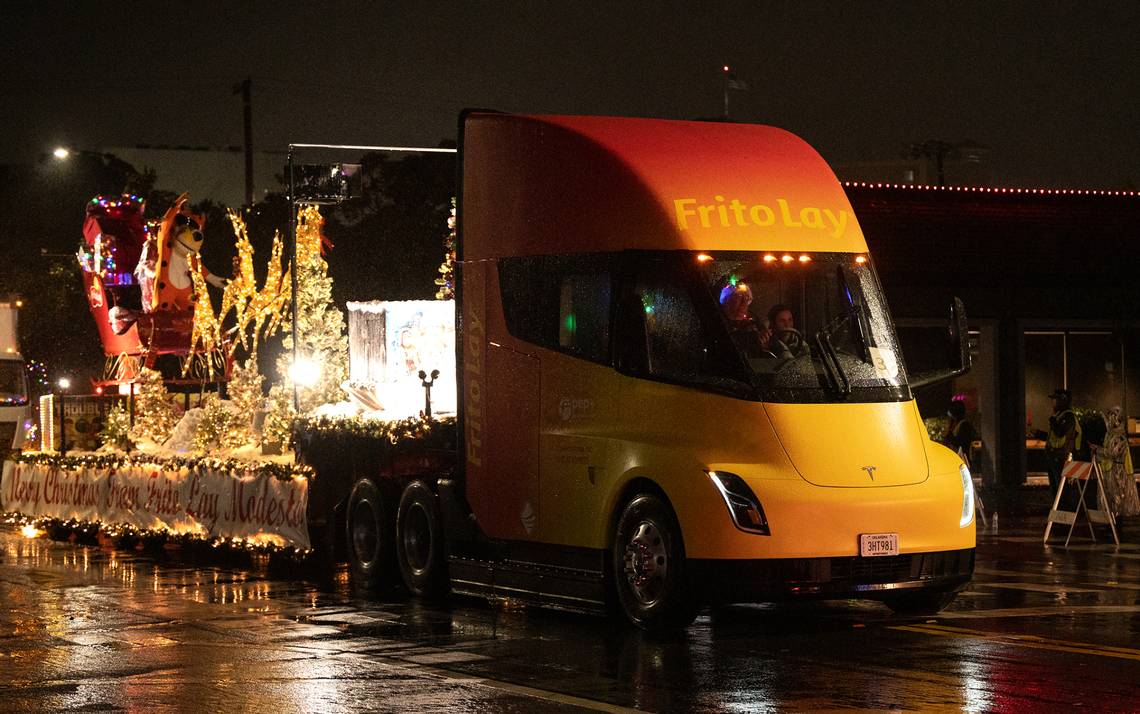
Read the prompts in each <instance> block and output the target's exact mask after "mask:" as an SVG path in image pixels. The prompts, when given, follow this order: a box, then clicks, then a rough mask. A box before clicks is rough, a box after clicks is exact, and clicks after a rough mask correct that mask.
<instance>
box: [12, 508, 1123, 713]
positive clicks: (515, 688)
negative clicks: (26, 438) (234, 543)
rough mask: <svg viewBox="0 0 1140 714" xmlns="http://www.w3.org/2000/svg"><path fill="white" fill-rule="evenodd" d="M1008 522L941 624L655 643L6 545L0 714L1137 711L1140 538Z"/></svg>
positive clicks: (187, 563)
mask: <svg viewBox="0 0 1140 714" xmlns="http://www.w3.org/2000/svg"><path fill="white" fill-rule="evenodd" d="M1002 520H1003V522H1002V524H1001V526H1000V529H999V530H998V531H997V532H996V533H994V532H984V533H983V532H980V533H979V550H978V567H977V574H976V576H975V580H974V583H973V584H972V585H971V587H970V589H969V590H968V591H966V592H965V593H963V594H962V595H960V596H959V598H958V600H957V601H956V602H955V603H954V604H953V605H952V606H951V607H950V608H949V609H948V610H947V611H946V612H944V613H942V614H941V615H939V616H937V617H933V618H907V617H900V616H896V615H892V614H891V612H890V611H889V610H887V609H886V608H885V607H883V606H881V605H878V604H875V603H859V602H838V603H800V604H792V605H786V604H785V605H764V606H738V607H732V608H726V609H723V610H720V611H717V612H713V613H708V612H706V613H705V614H703V615H702V616H701V617H700V618H699V619H698V620H697V622H696V623H695V624H694V625H692V626H691V627H690V628H689V629H688V630H687V631H686V632H685V633H684V634H683V635H680V636H674V637H667V638H655V637H649V636H645V635H642V634H640V633H638V632H636V631H632V630H629V629H626V628H624V627H622V626H619V625H616V624H614V623H611V622H607V621H605V620H600V619H593V618H588V617H581V616H574V615H565V614H557V613H550V612H544V611H538V610H527V609H517V608H512V607H509V606H504V605H502V604H497V605H490V604H488V603H486V602H484V601H479V600H471V599H461V598H454V599H452V600H451V601H449V602H448V603H447V604H446V606H427V605H423V604H420V603H416V602H411V601H407V600H400V599H396V600H394V601H387V602H384V601H376V600H368V599H361V598H356V597H354V596H353V594H352V592H351V588H350V587H349V584H348V582H347V577H346V576H345V574H344V573H340V574H339V575H338V577H336V578H335V579H334V581H333V582H331V583H325V584H324V585H318V584H316V583H313V582H310V581H307V580H304V579H301V578H297V577H289V576H288V575H285V576H282V575H278V574H276V572H275V570H274V569H267V568H266V567H265V566H266V565H267V563H266V561H265V560H264V559H254V560H252V561H251V562H248V563H240V564H239V565H241V567H236V566H235V565H223V564H220V563H219V562H218V560H217V559H216V558H210V557H205V558H203V557H200V556H199V555H197V554H194V553H187V552H172V553H163V552H159V553H157V554H148V553H135V552H125V551H121V550H119V551H117V550H114V549H111V548H108V547H99V546H84V545H77V544H73V543H63V542H54V541H50V540H46V539H44V538H37V539H34V540H29V539H25V538H23V537H22V536H21V535H20V533H19V532H18V531H17V530H15V529H13V528H12V527H5V528H3V529H0V711H64V710H69V711H119V710H129V711H139V712H154V711H188V712H189V711H192V712H201V711H251V712H273V713H274V714H283V713H284V712H294V711H314V712H338V711H361V710H368V711H391V712H424V711H440V712H443V711H446V712H464V711H472V712H475V711H477V712H531V711H542V712H563V711H567V712H569V711H627V710H632V709H636V710H649V711H730V712H733V711H742V712H743V711H747V712H763V711H826V710H843V711H852V710H856V711H857V710H868V711H872V710H873V711H883V710H903V711H932V710H934V711H958V710H964V711H1018V712H1023V711H1058V710H1061V709H1063V708H1079V709H1081V710H1084V711H1136V710H1138V709H1140V637H1138V636H1137V635H1138V633H1140V527H1137V526H1132V527H1131V528H1129V527H1127V526H1126V528H1125V532H1124V535H1125V542H1123V543H1122V545H1121V546H1120V547H1119V548H1116V547H1114V546H1112V545H1111V544H1110V545H1107V546H1106V545H1104V544H1103V540H1102V542H1101V544H1098V545H1093V544H1091V543H1090V541H1088V539H1087V537H1086V538H1082V539H1081V540H1079V541H1076V542H1075V543H1074V544H1073V545H1071V546H1070V547H1069V548H1067V549H1065V548H1061V547H1059V545H1058V546H1051V547H1047V548H1046V547H1043V546H1042V544H1041V531H1042V525H1043V524H1042V523H1041V521H1040V519H1039V518H1023V519H1021V520H1020V522H1018V523H1011V522H1008V521H1012V520H1013V519H1012V518H1010V517H1009V516H1003V519H1002ZM1079 533H1080V532H1079ZM1080 534H1081V535H1085V533H1080ZM1058 542H1059V541H1058ZM270 573H273V575H272V576H271V574H270Z"/></svg>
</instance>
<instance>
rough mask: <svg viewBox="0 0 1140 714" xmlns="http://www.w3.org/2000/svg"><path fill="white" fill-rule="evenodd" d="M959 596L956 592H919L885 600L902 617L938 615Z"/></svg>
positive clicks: (894, 596)
mask: <svg viewBox="0 0 1140 714" xmlns="http://www.w3.org/2000/svg"><path fill="white" fill-rule="evenodd" d="M957 596H958V593H956V592H917V593H903V594H900V595H892V596H890V597H888V598H886V599H885V600H884V602H885V603H886V604H887V607H889V608H891V609H892V610H894V611H895V612H897V613H898V614H900V615H936V614H938V613H940V612H942V611H943V610H944V609H946V606H947V605H949V604H950V603H952V602H954V598H955V597H957Z"/></svg>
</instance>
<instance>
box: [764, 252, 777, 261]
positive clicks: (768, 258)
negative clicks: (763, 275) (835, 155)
mask: <svg viewBox="0 0 1140 714" xmlns="http://www.w3.org/2000/svg"><path fill="white" fill-rule="evenodd" d="M764 262H765V263H775V262H776V256H774V255H772V254H771V253H769V254H768V255H766V256H764Z"/></svg>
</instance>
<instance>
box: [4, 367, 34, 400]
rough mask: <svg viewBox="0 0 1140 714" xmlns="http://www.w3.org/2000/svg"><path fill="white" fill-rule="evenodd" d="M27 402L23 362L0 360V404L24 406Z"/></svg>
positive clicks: (26, 382)
mask: <svg viewBox="0 0 1140 714" xmlns="http://www.w3.org/2000/svg"><path fill="white" fill-rule="evenodd" d="M27 403H28V379H27V376H26V375H25V373H24V363H23V362H19V361H16V360H0V406H5V407H10V406H24V405H25V404H27Z"/></svg>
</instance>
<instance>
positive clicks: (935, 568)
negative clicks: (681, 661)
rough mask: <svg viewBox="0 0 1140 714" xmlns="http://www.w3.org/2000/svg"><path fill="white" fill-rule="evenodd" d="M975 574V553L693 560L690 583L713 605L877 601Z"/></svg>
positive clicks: (948, 585) (952, 584)
mask: <svg viewBox="0 0 1140 714" xmlns="http://www.w3.org/2000/svg"><path fill="white" fill-rule="evenodd" d="M973 573H974V549H973V548H965V549H962V550H946V551H938V552H933V553H905V554H902V555H893V556H886V557H879V558H863V557H858V556H840V557H832V558H773V559H770V560H737V559H723V560H722V559H693V560H690V561H688V574H689V581H690V582H691V583H693V584H694V585H695V586H696V587H697V588H698V589H699V592H700V593H701V595H702V596H703V599H705V600H706V601H708V602H713V603H736V602H770V601H776V600H789V599H798V598H813V597H814V598H836V599H846V598H867V599H877V598H878V597H881V596H883V595H886V594H888V593H891V592H896V591H899V590H915V589H923V590H937V591H952V590H960V589H961V588H963V587H965V585H966V584H967V583H968V582H970V578H971V577H972V576H973Z"/></svg>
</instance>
